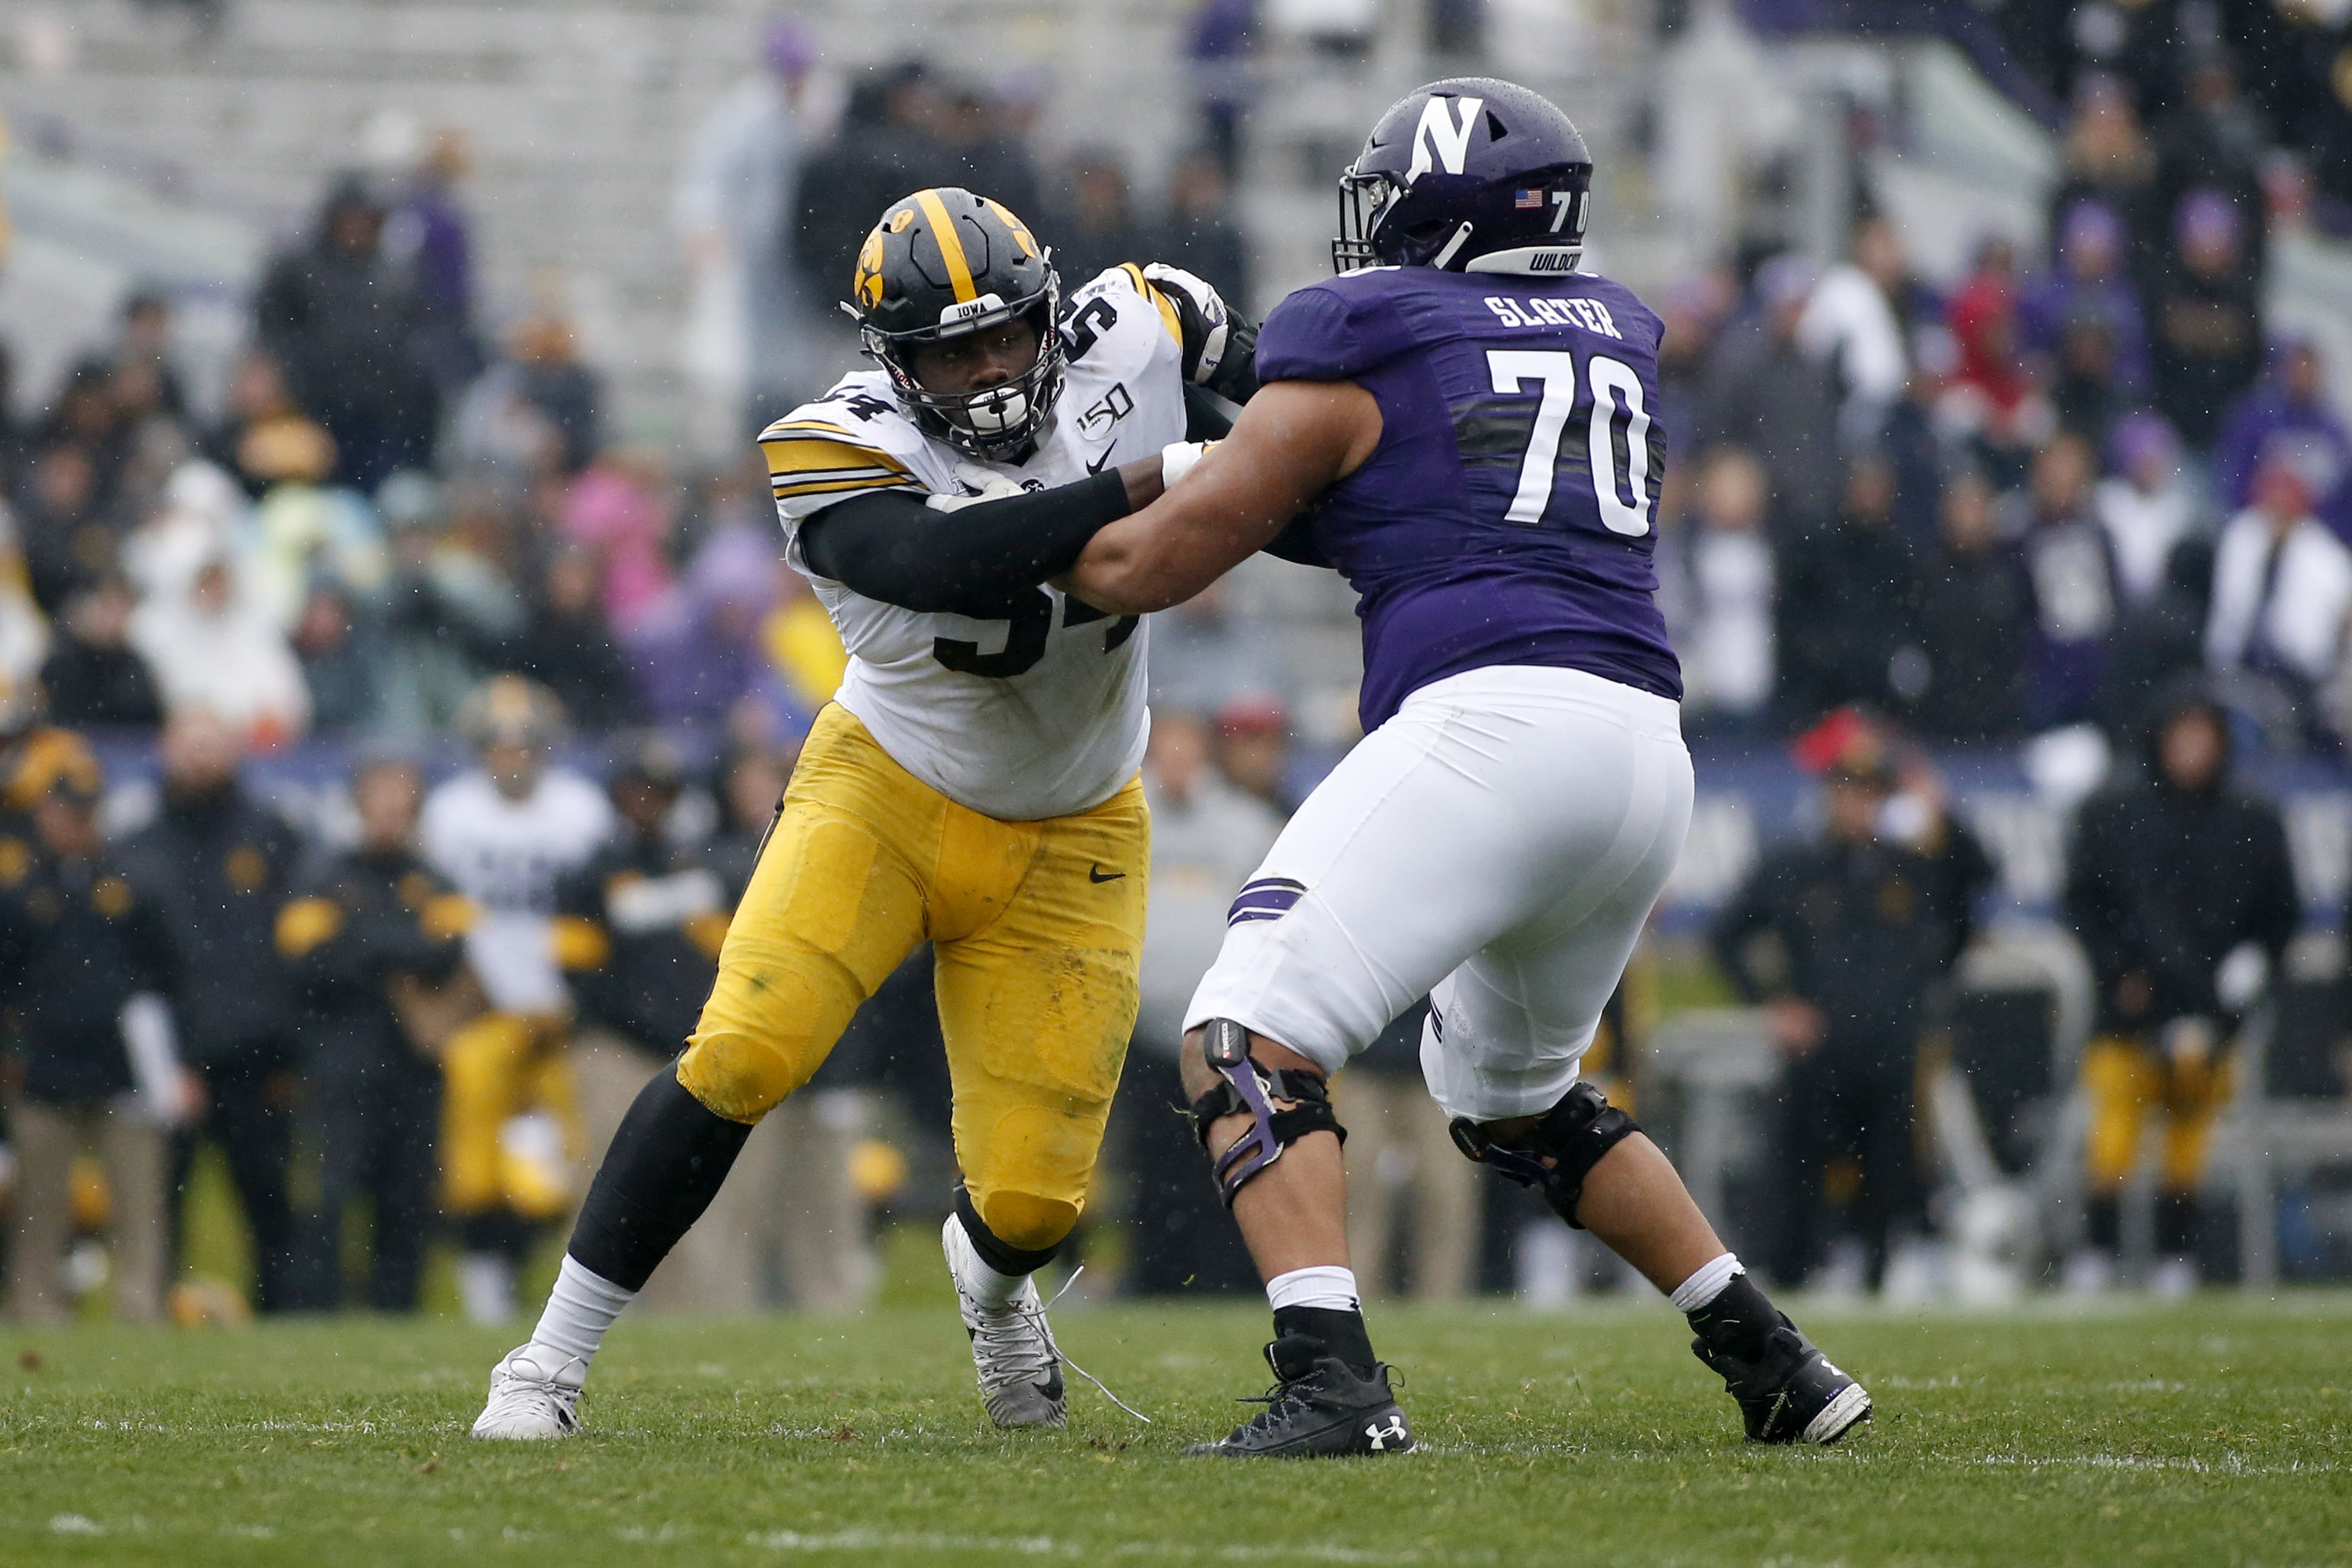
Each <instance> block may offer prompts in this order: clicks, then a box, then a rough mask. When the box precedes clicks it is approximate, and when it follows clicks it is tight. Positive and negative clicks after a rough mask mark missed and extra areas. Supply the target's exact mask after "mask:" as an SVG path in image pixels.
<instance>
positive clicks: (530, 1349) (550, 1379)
mask: <svg viewBox="0 0 2352 1568" xmlns="http://www.w3.org/2000/svg"><path fill="white" fill-rule="evenodd" d="M587 1374H588V1364H587V1363H585V1362H583V1361H582V1360H581V1359H580V1358H579V1357H577V1356H573V1357H571V1358H569V1359H568V1360H565V1361H563V1362H561V1363H557V1362H556V1361H555V1358H554V1355H553V1354H552V1353H551V1352H548V1351H546V1350H544V1349H541V1348H538V1347H534V1346H531V1345H523V1346H521V1347H520V1348H519V1349H516V1350H511V1351H509V1352H507V1354H506V1358H505V1359H504V1360H502V1361H500V1362H499V1364H498V1365H496V1366H494V1367H492V1368H491V1369H490V1398H489V1402H488V1404H486V1405H483V1406H482V1413H481V1414H480V1415H477V1416H476V1417H474V1436H477V1437H494V1438H504V1439H509V1440H521V1441H532V1440H536V1439H540V1438H544V1437H570V1436H575V1435H576V1434H577V1433H578V1432H579V1430H580V1385H581V1384H582V1383H583V1382H584V1381H586V1378H587Z"/></svg>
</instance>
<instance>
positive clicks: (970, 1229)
mask: <svg viewBox="0 0 2352 1568" xmlns="http://www.w3.org/2000/svg"><path fill="white" fill-rule="evenodd" d="M955 1212H956V1218H957V1219H959V1220H961V1222H962V1223H963V1233H964V1235H966V1236H968V1237H971V1249H972V1250H973V1251H974V1252H977V1253H979V1254H980V1260H981V1261H982V1263H985V1264H987V1265H988V1266H989V1267H990V1268H993V1269H995V1270H996V1271H997V1272H998V1273H999V1274H1034V1273H1036V1272H1037V1270H1039V1269H1040V1268H1045V1265H1047V1264H1048V1263H1051V1262H1053V1261H1054V1254H1055V1253H1056V1252H1059V1251H1060V1250H1061V1249H1062V1244H1061V1243H1060V1242H1058V1241H1057V1242H1055V1244H1054V1245H1053V1246H1051V1247H1038V1248H1037V1249H1036V1250H1034V1251H1031V1250H1028V1249H1027V1248H1024V1247H1013V1246H1012V1245H1010V1244H1008V1243H1007V1242H1006V1241H1005V1240H1004V1239H1003V1237H1000V1236H998V1235H997V1234H996V1233H995V1232H994V1231H992V1230H991V1229H989V1228H988V1222H987V1221H985V1220H983V1219H982V1218H981V1217H980V1211H979V1210H978V1209H976V1208H974V1207H972V1206H971V1194H970V1193H968V1192H966V1191H964V1188H963V1184H962V1183H961V1182H958V1183H957V1184H956V1190H955Z"/></svg>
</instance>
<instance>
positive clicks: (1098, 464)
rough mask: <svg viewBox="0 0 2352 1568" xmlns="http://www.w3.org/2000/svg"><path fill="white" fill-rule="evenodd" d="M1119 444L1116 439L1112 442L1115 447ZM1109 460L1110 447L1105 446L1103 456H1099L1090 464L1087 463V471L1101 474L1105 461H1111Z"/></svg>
mask: <svg viewBox="0 0 2352 1568" xmlns="http://www.w3.org/2000/svg"><path fill="white" fill-rule="evenodd" d="M1117 445H1118V442H1116V441H1114V442H1112V443H1111V446H1112V447H1115V446H1117ZM1109 461H1110V447H1104V448H1103V454H1102V456H1101V457H1099V458H1096V459H1095V460H1094V461H1093V462H1091V463H1088V464H1087V472H1088V473H1090V474H1099V473H1101V472H1102V471H1103V465H1104V464H1105V463H1108V462H1109Z"/></svg>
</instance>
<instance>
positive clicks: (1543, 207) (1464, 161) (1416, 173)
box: [1331, 76, 1592, 275]
mask: <svg viewBox="0 0 2352 1568" xmlns="http://www.w3.org/2000/svg"><path fill="white" fill-rule="evenodd" d="M1591 205H1592V153H1591V152H1590V151H1589V150H1588V149H1587V148H1586V147H1585V145H1584V138H1583V136H1581V135H1580V134H1579V133H1578V132H1577V129H1576V127H1575V126H1574V125H1573V124H1571V123H1570V121H1569V118H1568V116H1567V115H1565V114H1562V113H1561V112H1560V111H1559V110H1558V109H1557V108H1555V107H1553V105H1552V103H1551V100H1549V99H1547V98H1545V97H1544V96H1543V95H1542V94H1541V93H1538V92H1531V91H1529V90H1528V89H1526V88H1524V87H1520V86H1518V85H1517V84H1516V83H1514V82H1507V81H1498V80H1496V79H1494V78H1493V77H1477V76H1469V77H1448V78H1446V79H1444V80H1443V81H1433V82H1431V83H1430V84H1429V85H1428V86H1427V87H1421V88H1415V89H1413V90H1412V91H1411V92H1409V93H1407V94H1406V95H1405V96H1404V97H1403V98H1402V99H1401V100H1398V101H1397V102H1396V103H1395V104H1394V105H1392V106H1391V108H1390V110H1389V111H1388V112H1387V113H1386V114H1383V115H1381V119H1380V123H1379V124H1377V125H1375V126H1373V127H1372V133H1371V135H1370V137H1369V138H1368V139H1366V141H1365V142H1364V150H1363V152H1361V153H1359V154H1357V157H1356V161H1355V162H1354V163H1351V164H1349V167H1348V172H1347V173H1346V174H1342V175H1340V176H1339V237H1338V238H1337V239H1334V240H1333V241H1332V242H1331V265H1332V267H1333V268H1334V269H1335V270H1338V271H1340V272H1353V271H1355V270H1356V269H1357V268H1363V267H1377V266H1388V267H1434V268H1439V269H1441V270H1443V271H1447V272H1515V273H1528V274H1535V275H1543V274H1550V273H1566V272H1573V271H1575V270H1576V268H1577V266H1578V264H1579V263H1580V261H1581V260H1582V258H1583V255H1584V224H1585V219H1586V218H1587V217H1588V216H1590V209H1591Z"/></svg>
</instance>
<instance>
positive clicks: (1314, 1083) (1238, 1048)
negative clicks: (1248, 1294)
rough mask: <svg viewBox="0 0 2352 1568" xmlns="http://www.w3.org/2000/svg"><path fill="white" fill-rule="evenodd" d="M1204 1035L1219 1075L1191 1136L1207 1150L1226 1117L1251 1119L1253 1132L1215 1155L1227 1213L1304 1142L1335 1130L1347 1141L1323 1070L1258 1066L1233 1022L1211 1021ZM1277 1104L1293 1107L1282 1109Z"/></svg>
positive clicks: (1197, 1105)
mask: <svg viewBox="0 0 2352 1568" xmlns="http://www.w3.org/2000/svg"><path fill="white" fill-rule="evenodd" d="M1201 1053H1202V1060H1203V1061H1204V1062H1205V1064H1206V1065H1207V1066H1208V1067H1209V1068H1211V1069H1213V1071H1214V1072H1215V1073H1216V1075H1217V1077H1216V1079H1215V1081H1214V1082H1213V1083H1212V1084H1211V1085H1210V1087H1209V1089H1208V1092H1207V1093H1205V1094H1202V1095H1199V1096H1197V1097H1196V1098H1195V1099H1194V1100H1193V1101H1192V1131H1193V1133H1194V1135H1195V1136H1197V1137H1198V1138H1199V1139H1200V1140H1201V1146H1202V1148H1204V1149H1205V1148H1207V1147H1208V1143H1209V1131H1210V1129H1211V1128H1213V1127H1214V1126H1215V1125H1216V1124H1217V1123H1218V1122H1220V1121H1223V1120H1224V1119H1225V1118H1226V1117H1228V1116H1247V1117H1248V1118H1249V1119H1250V1125H1249V1129H1248V1130H1247V1131H1244V1133H1243V1134H1242V1135H1241V1136H1240V1137H1239V1138H1236V1139H1235V1140H1234V1142H1232V1143H1231V1144H1230V1145H1228V1146H1227V1147H1226V1148H1225V1150H1224V1152H1222V1153H1218V1154H1216V1155H1215V1156H1214V1160H1215V1167H1216V1175H1217V1191H1218V1193H1219V1194H1220V1195H1222V1196H1223V1198H1224V1200H1225V1206H1226V1207H1227V1208H1231V1207H1233V1206H1234V1199H1235V1198H1236V1197H1239V1196H1240V1195H1241V1190H1242V1189H1243V1188H1244V1187H1245V1186H1247V1185H1248V1184H1250V1183H1251V1182H1253V1181H1255V1180H1256V1179H1257V1178H1258V1177H1259V1176H1260V1175H1262V1174H1264V1173H1265V1170H1266V1167H1268V1166H1270V1165H1272V1164H1273V1163H1275V1162H1276V1160H1279V1159H1280V1158H1281V1157H1282V1152H1283V1151H1284V1150H1285V1149H1287V1148H1288V1147H1290V1145H1292V1144H1293V1143H1296V1142H1298V1141H1299V1140H1300V1139H1301V1138H1304V1137H1307V1135H1308V1134H1310V1133H1315V1132H1328V1133H1330V1134H1332V1135H1333V1136H1334V1137H1336V1138H1338V1139H1339V1142H1342V1143H1345V1142H1347V1141H1348V1130H1347V1129H1346V1128H1344V1127H1342V1126H1340V1125H1339V1114H1338V1112H1336V1111H1334V1110H1332V1109H1331V1096H1330V1093H1329V1091H1328V1090H1327V1089H1325V1088H1324V1087H1323V1075H1322V1073H1321V1072H1320V1071H1319V1070H1317V1069H1314V1068H1272V1069H1268V1068H1264V1067H1261V1066H1259V1065H1258V1064H1257V1063H1256V1062H1255V1061H1254V1060H1252V1059H1251V1057H1250V1037H1249V1031H1248V1030H1247V1029H1244V1027H1243V1026H1241V1025H1239V1024H1236V1023H1234V1021H1233V1020H1232V1019H1230V1018H1212V1019H1210V1020H1209V1021H1208V1023H1207V1024H1206V1025H1204V1026H1202V1031H1201ZM1276 1101H1286V1102H1287V1103H1286V1104H1284V1105H1283V1106H1282V1107H1281V1108H1280V1109H1276Z"/></svg>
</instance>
